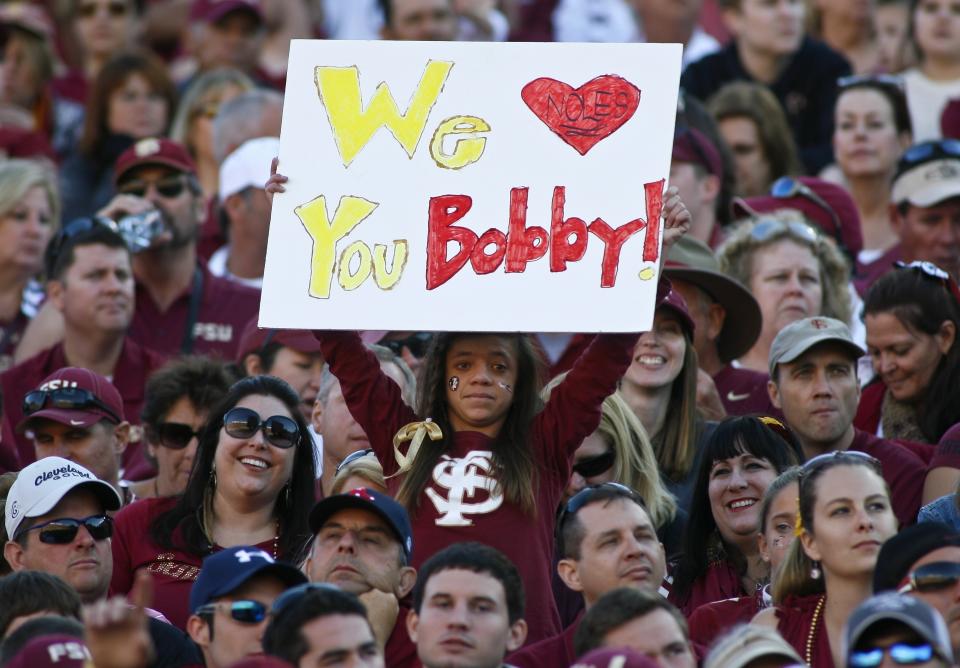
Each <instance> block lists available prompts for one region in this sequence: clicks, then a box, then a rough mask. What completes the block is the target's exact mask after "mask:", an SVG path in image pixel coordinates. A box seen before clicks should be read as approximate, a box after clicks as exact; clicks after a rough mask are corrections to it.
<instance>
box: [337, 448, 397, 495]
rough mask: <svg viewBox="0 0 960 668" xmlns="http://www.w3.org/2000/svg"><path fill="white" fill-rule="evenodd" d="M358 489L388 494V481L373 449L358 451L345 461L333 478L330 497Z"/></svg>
mask: <svg viewBox="0 0 960 668" xmlns="http://www.w3.org/2000/svg"><path fill="white" fill-rule="evenodd" d="M358 487H369V488H370V489H374V490H376V491H378V492H381V493H382V494H386V493H387V481H386V479H385V478H384V477H383V467H382V466H380V461H379V460H378V459H377V457H376V455H374V454H373V450H372V449H369V448H368V449H366V450H357V451H356V452H354V453H353V454H352V455H350V456H349V457H347V458H346V459H344V460H343V461H342V462H341V463H340V466H338V467H337V472H336V474H334V476H333V486H332V487H331V488H330V496H333V495H335V494H343V493H344V492H349V491H350V490H351V489H357V488H358Z"/></svg>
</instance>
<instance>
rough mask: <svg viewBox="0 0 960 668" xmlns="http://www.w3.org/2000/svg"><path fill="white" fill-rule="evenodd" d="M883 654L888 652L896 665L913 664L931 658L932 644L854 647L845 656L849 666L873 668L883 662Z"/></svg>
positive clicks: (852, 667)
mask: <svg viewBox="0 0 960 668" xmlns="http://www.w3.org/2000/svg"><path fill="white" fill-rule="evenodd" d="M884 654H888V655H889V656H890V658H891V659H892V660H893V662H894V663H895V664H897V665H898V666H914V665H916V664H918V663H927V662H928V661H930V660H931V659H932V658H933V646H932V645H931V644H930V643H906V642H898V643H894V644H892V645H890V646H889V647H871V648H869V649H855V650H852V651H851V652H850V655H849V656H848V657H847V665H848V666H849V667H850V668H874V667H875V666H879V665H880V664H881V663H883V656H884Z"/></svg>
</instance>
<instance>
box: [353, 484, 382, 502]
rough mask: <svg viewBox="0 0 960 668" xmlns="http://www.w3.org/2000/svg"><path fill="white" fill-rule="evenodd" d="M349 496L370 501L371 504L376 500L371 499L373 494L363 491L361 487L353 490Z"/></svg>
mask: <svg viewBox="0 0 960 668" xmlns="http://www.w3.org/2000/svg"><path fill="white" fill-rule="evenodd" d="M350 496H355V497H357V498H359V499H363V500H364V501H370V502H371V503H373V502H376V499H375V498H373V494H371V493H370V492H369V491H367V490H366V489H364V488H363V487H357V488H356V489H355V490H353V491H352V492H350Z"/></svg>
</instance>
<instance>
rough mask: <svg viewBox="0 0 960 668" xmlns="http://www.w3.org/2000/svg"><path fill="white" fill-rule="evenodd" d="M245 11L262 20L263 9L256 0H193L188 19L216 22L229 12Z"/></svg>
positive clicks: (259, 20)
mask: <svg viewBox="0 0 960 668" xmlns="http://www.w3.org/2000/svg"><path fill="white" fill-rule="evenodd" d="M235 11H245V12H247V13H248V14H252V15H253V16H254V17H255V18H256V19H257V21H258V22H261V23H262V22H263V11H262V10H261V9H260V3H259V2H258V0H193V6H192V7H190V20H191V21H203V22H204V23H216V22H217V21H219V20H220V19H222V18H223V17H224V16H226V15H227V14H229V13H230V12H235Z"/></svg>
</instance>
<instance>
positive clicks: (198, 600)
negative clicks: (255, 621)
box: [190, 546, 307, 614]
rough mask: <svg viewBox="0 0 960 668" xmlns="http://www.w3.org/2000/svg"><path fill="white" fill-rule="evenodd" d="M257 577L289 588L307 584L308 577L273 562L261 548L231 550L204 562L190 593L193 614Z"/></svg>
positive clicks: (244, 547) (296, 570) (290, 567)
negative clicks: (268, 576)
mask: <svg viewBox="0 0 960 668" xmlns="http://www.w3.org/2000/svg"><path fill="white" fill-rule="evenodd" d="M257 575H273V576H274V577H276V578H278V579H280V580H281V581H282V582H283V584H284V585H286V586H287V587H293V586H296V585H298V584H303V583H305V582H306V581H307V576H306V575H304V574H303V573H302V572H300V569H298V568H297V567H296V566H292V565H290V564H287V563H284V562H282V561H276V560H274V558H273V557H271V556H270V555H269V554H267V553H266V552H264V551H263V550H261V549H260V548H259V547H250V546H240V547H231V548H228V549H226V550H221V551H220V552H217V553H215V554H211V555H210V556H209V557H207V558H205V559H204V560H203V565H202V566H201V567H200V575H198V576H197V581H196V582H194V583H193V588H192V589H191V590H190V614H196V612H197V609H198V608H200V607H201V606H203V605H206V604H207V603H209V602H210V601H212V600H214V599H216V598H220V597H221V596H226V595H227V594H229V593H231V592H233V591H236V590H237V589H238V588H240V587H241V586H243V585H244V584H245V583H246V582H247V581H248V580H250V578H253V577H255V576H257Z"/></svg>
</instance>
